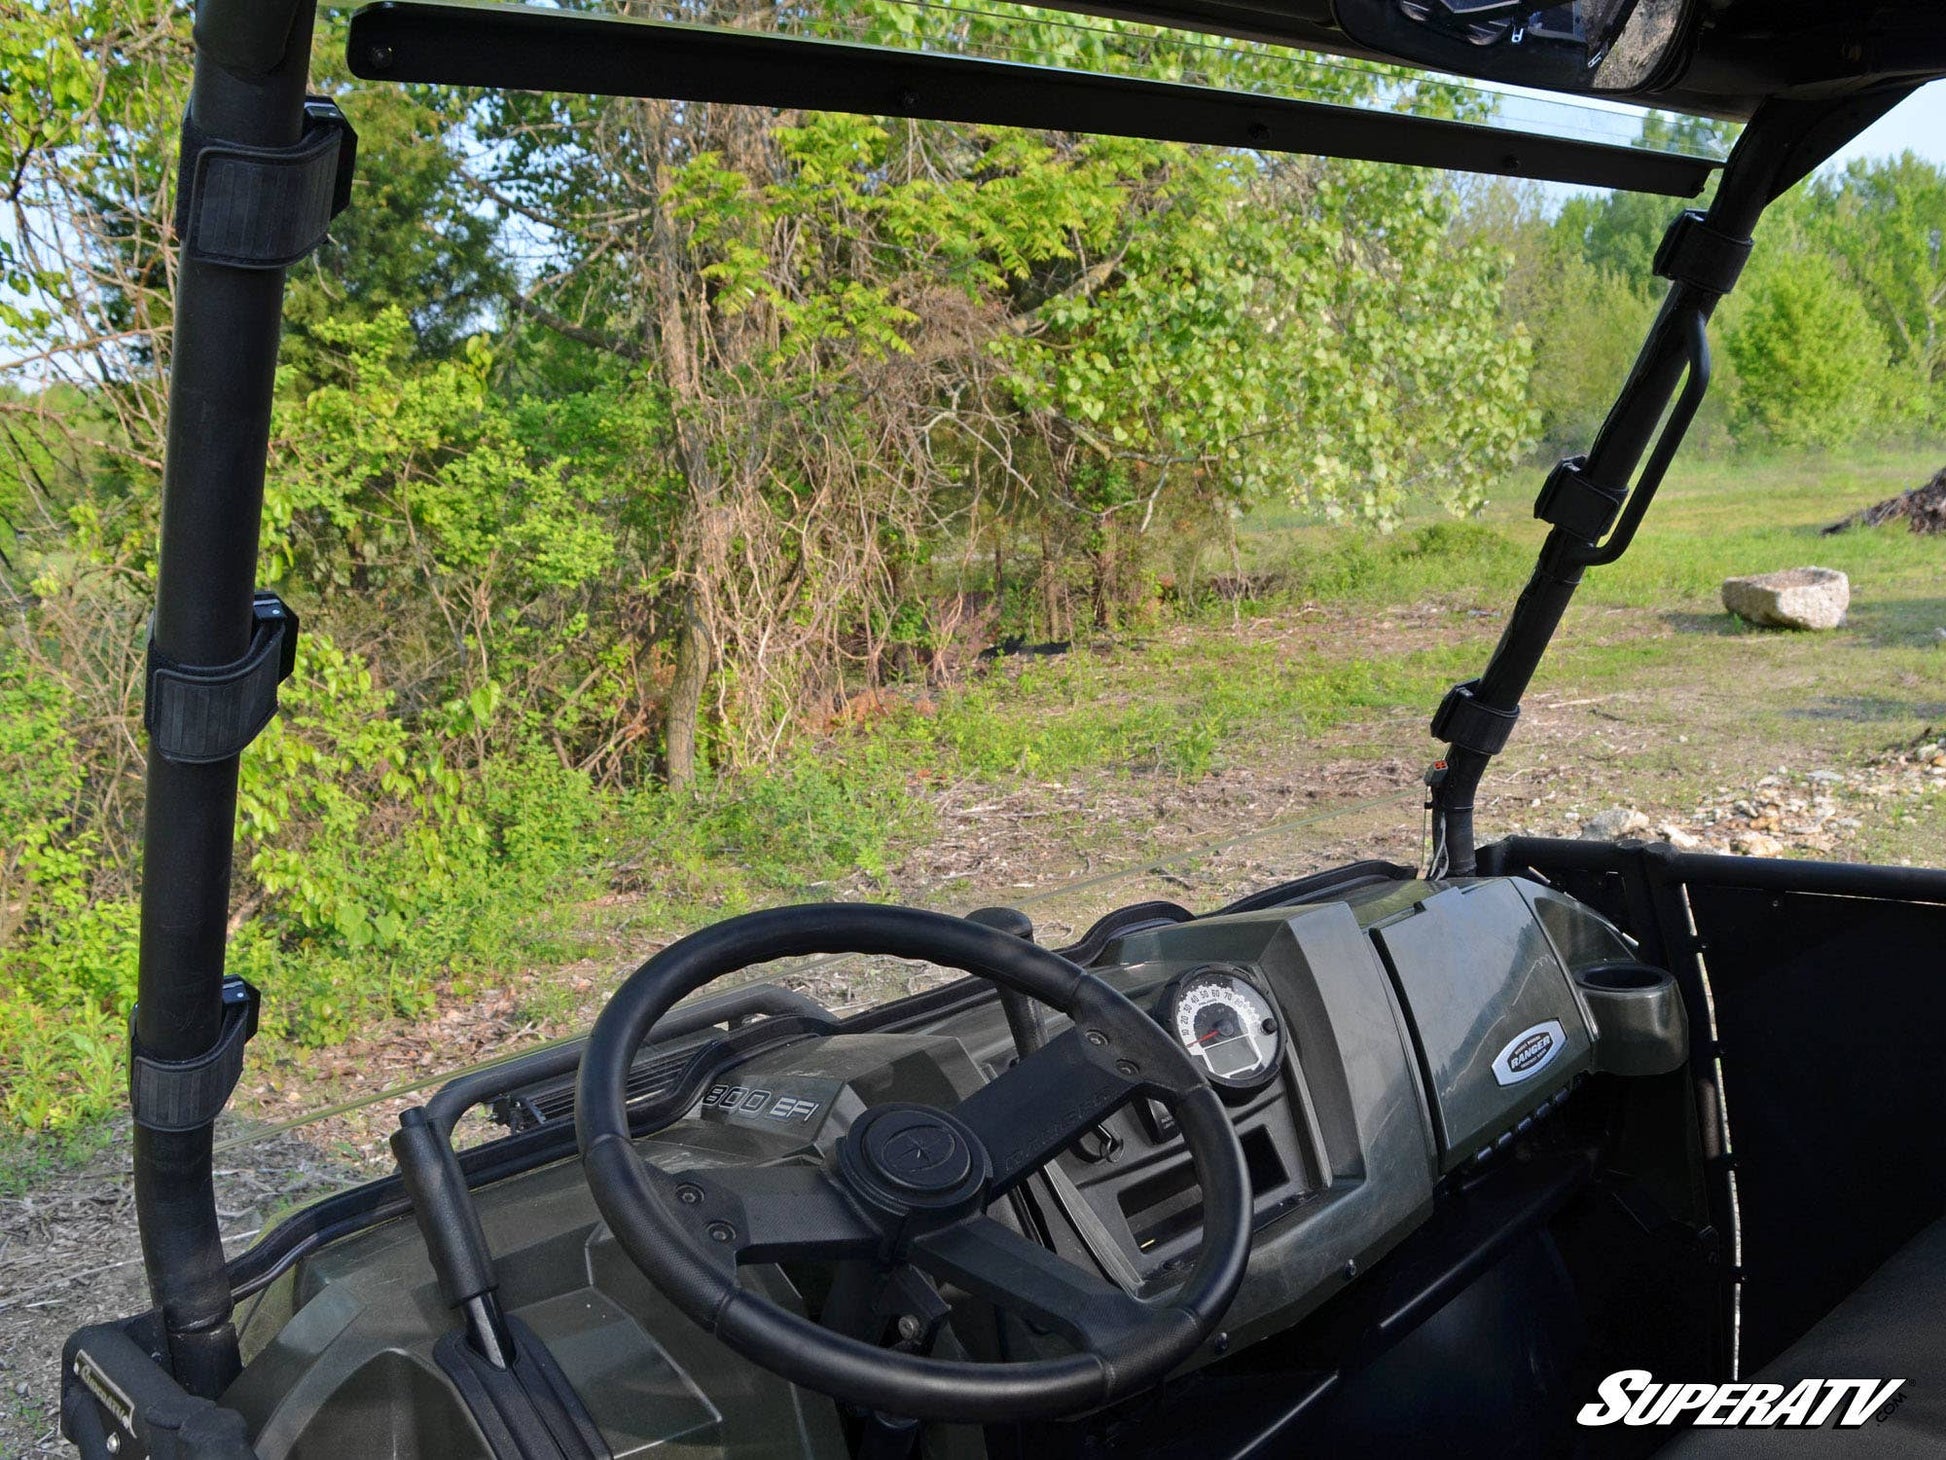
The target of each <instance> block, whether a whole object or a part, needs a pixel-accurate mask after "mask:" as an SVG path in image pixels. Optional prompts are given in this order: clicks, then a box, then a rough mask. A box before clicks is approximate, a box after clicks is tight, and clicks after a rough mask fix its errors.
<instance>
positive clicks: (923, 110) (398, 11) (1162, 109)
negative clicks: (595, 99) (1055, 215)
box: [346, 0, 1719, 198]
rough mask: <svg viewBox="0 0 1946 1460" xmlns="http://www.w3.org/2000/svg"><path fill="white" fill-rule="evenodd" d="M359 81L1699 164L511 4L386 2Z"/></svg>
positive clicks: (1652, 167) (1693, 183)
mask: <svg viewBox="0 0 1946 1460" xmlns="http://www.w3.org/2000/svg"><path fill="white" fill-rule="evenodd" d="M346 52H347V56H348V59H349V62H350V65H351V69H352V72H353V74H354V75H357V76H360V77H363V78H365V79H367V80H376V81H410V82H433V83H437V84H440V85H446V86H485V87H495V88H509V89H514V90H521V91H552V92H564V93H568V94H579V95H601V96H647V97H660V98H666V99H669V100H673V101H705V102H729V103H735V104H741V105H747V106H762V107H776V108H799V107H801V108H805V109H809V110H816V111H836V112H854V113H858V114H861V115H865V116H896V117H921V118H926V119H929V120H933V121H946V122H971V123H980V124H985V125H991V126H1014V127H1039V128H1053V129H1058V130H1062V131H1074V132H1089V133H1095V134H1102V135H1109V136H1119V137H1143V138H1148V139H1151V140H1155V141H1162V142H1190V143H1200V144H1206V145H1211V146H1218V147H1243V148H1249V149H1252V150H1254V151H1260V152H1294V153H1301V154H1304V155H1307V156H1323V157H1351V158H1361V159H1364V160H1366V161H1370V162H1398V163H1405V164H1408V165H1412V166H1418V167H1438V168H1453V169H1457V170H1459V171H1462V172H1482V173H1495V174H1499V175H1502V176H1507V177H1526V178H1543V179H1547V180H1549V181H1554V182H1571V183H1579V184H1582V185H1585V186H1589V187H1604V188H1623V189H1627V190H1629V191H1632V192H1645V193H1665V194H1669V195H1671V196H1675V197H1685V198H1688V197H1694V196H1695V195H1696V194H1697V193H1699V192H1701V191H1702V189H1703V186H1704V184H1705V183H1707V182H1708V181H1709V177H1710V174H1711V173H1712V172H1714V171H1715V170H1716V168H1717V166H1718V165H1719V164H1717V163H1716V162H1714V161H1711V160H1709V159H1707V158H1701V157H1688V156H1682V155H1679V154H1671V153H1657V152H1648V151H1644V150H1642V149H1640V148H1635V147H1623V146H1615V145H1613V144H1608V143H1599V142H1585V141H1578V140H1571V139H1563V138H1557V137H1543V136H1536V135H1532V134H1525V133H1515V132H1508V131H1503V130H1501V129H1499V128H1496V127H1485V126H1480V125H1477V124H1474V123H1468V122H1454V121H1445V120H1440V119H1436V118H1429V117H1415V116H1408V115H1406V114H1404V113H1399V112H1379V111H1371V112H1367V111H1360V110H1357V109H1355V108H1352V107H1343V106H1331V105H1327V104H1324V103H1319V102H1308V101H1297V100H1294V99H1291V98H1286V97H1274V96H1252V95H1248V94H1245V93H1238V92H1226V91H1219V90H1216V89H1214V88H1211V87H1202V86H1182V85H1177V84H1173V83H1167V82H1159V81H1145V80H1141V79H1138V78H1134V77H1126V76H1109V75H1100V74H1095V73H1090V72H1085V71H1068V70H1061V69H1057V68H1054V67H1049V66H1027V65H1021V64H1018V63H1016V62H1011V61H990V60H985V59H981V58H978V57H971V56H953V55H933V54H927V53H924V52H916V51H900V50H893V49H890V48H888V47H882V46H866V45H855V44H850V43H846V42H840V41H822V40H809V39H800V38H796V37H791V36H782V35H777V34H775V33H768V34H767V33H763V32H758V31H750V30H730V29H716V28H711V27H706V26H693V25H674V24H669V23H667V22H662V21H650V20H638V19H633V18H623V17H618V16H607V15H590V14H587V13H584V12H576V11H565V10H543V9H540V8H538V7H531V6H522V5H479V4H468V5H453V4H435V3H420V0H383V3H380V4H376V5H370V6H367V7H366V8H365V9H363V10H361V11H359V12H358V13H357V14H356V15H354V16H353V17H352V22H351V32H350V37H349V39H348V41H347V43H346Z"/></svg>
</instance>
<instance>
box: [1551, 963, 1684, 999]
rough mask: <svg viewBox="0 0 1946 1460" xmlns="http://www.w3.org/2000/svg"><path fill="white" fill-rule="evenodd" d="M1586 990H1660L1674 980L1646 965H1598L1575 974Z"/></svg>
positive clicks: (1617, 991)
mask: <svg viewBox="0 0 1946 1460" xmlns="http://www.w3.org/2000/svg"><path fill="white" fill-rule="evenodd" d="M1574 977H1575V981H1576V982H1577V983H1579V984H1580V985H1581V986H1582V987H1583V988H1584V989H1606V990H1612V991H1614V992H1616V993H1620V992H1622V991H1624V990H1627V989H1659V988H1661V987H1662V986H1663V985H1664V984H1672V983H1674V982H1675V980H1674V979H1672V978H1670V977H1669V975H1668V974H1666V973H1664V972H1663V971H1662V970H1661V969H1659V968H1651V967H1650V966H1649V965H1648V964H1646V963H1598V964H1596V965H1595V966H1594V967H1593V968H1584V969H1582V970H1581V971H1580V972H1579V973H1577V974H1575V976H1574Z"/></svg>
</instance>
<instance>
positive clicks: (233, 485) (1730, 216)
mask: <svg viewBox="0 0 1946 1460" xmlns="http://www.w3.org/2000/svg"><path fill="white" fill-rule="evenodd" d="M314 18H315V17H314V9H313V0H200V3H198V5H197V7H196V19H195V38H196V63H195V75H194V79H193V82H192V87H191V99H190V104H189V113H188V118H186V120H193V123H194V128H195V134H196V135H198V136H199V137H200V138H201V139H202V141H203V143H204V144H208V143H210V142H214V143H217V144H230V145H232V146H234V147H239V148H244V149H261V150H264V151H267V152H271V151H277V152H289V151H291V150H292V149H296V148H297V147H298V145H299V143H300V141H301V140H302V139H303V138H304V136H305V128H306V104H305V90H306V79H307V73H308V62H309V53H310V46H311V35H312V28H313V24H314ZM1911 89H1912V84H1902V85H1900V86H1897V87H1891V88H1887V89H1884V90H1882V91H1877V92H1871V93H1865V94H1862V95H1860V96H1858V97H1854V98H1852V99H1850V100H1843V101H1836V102H1816V103H1810V102H1771V103H1767V104H1766V105H1765V106H1764V107H1763V108H1762V109H1761V110H1760V111H1759V112H1758V114H1757V116H1756V118H1755V120H1754V121H1753V122H1752V124H1751V126H1750V128H1749V130H1748V131H1747V132H1746V133H1745V135H1744V137H1743V139H1742V141H1741V143H1740V144H1739V145H1738V147H1737V148H1736V150H1735V153H1734V154H1733V156H1732V158H1731V160H1730V163H1729V164H1728V168H1727V170H1726V172H1725V175H1724V179H1723V184H1722V187H1721V189H1720V191H1719V193H1718V195H1717V198H1716V202H1715V204H1714V205H1713V206H1712V208H1711V209H1710V212H1709V222H1710V223H1711V224H1712V225H1713V226H1715V227H1717V228H1719V229H1721V230H1725V231H1729V232H1732V233H1735V234H1739V235H1747V234H1748V232H1749V230H1750V228H1751V227H1752V226H1753V225H1754V223H1755V221H1756V219H1757V217H1758V215H1759V214H1760V213H1761V212H1762V210H1763V208H1764V206H1765V205H1766V204H1767V203H1768V202H1769V201H1770V200H1771V199H1772V198H1773V197H1774V196H1775V195H1776V194H1777V193H1778V192H1781V191H1782V190H1783V188H1784V187H1787V186H1789V185H1790V183H1791V182H1794V181H1796V180H1797V178H1798V177H1800V176H1802V175H1803V174H1804V173H1806V172H1808V171H1809V170H1810V168H1811V167H1813V166H1815V165H1816V164H1817V163H1818V162H1820V161H1822V160H1823V158H1825V157H1826V156H1828V155H1829V154H1830V152H1831V151H1832V150H1834V149H1835V148H1836V146H1838V145H1839V144H1840V143H1841V142H1842V141H1844V140H1845V139H1846V138H1848V137H1849V136H1851V135H1853V134H1854V133H1855V132H1857V131H1858V130H1860V129H1861V128H1862V127H1863V126H1865V125H1868V124H1869V123H1870V122H1871V121H1872V120H1874V119H1876V117H1878V116H1879V115H1881V114H1883V112H1885V111H1886V110H1888V109H1889V108H1890V107H1891V106H1892V105H1894V104H1895V103H1896V102H1897V101H1899V100H1900V99H1902V98H1903V97H1904V96H1905V95H1906V94H1907V93H1908V92H1909V91H1910V90H1911ZM284 274H285V270H284V268H283V267H262V266H258V267H239V266H237V265H236V264H235V263H234V262H229V261H222V260H212V259H208V258H197V257H192V256H190V252H189V251H188V250H185V251H184V257H183V258H182V260H181V264H180V268H179V271H178V275H177V284H176V309H175V333H174V340H173V351H172V357H171V371H170V383H169V424H168V439H167V449H166V454H165V462H164V469H163V498H162V551H161V555H160V564H159V571H158V576H157V585H156V602H155V610H154V616H153V619H152V622H151V634H152V642H153V644H154V646H155V649H156V650H157V651H158V653H159V654H160V655H162V656H164V657H165V658H166V660H167V661H170V662H173V663H176V664H181V665H192V666H196V665H202V666H224V665H231V664H234V663H236V662H238V661H240V660H242V659H243V658H244V657H245V656H246V655H247V654H248V652H249V650H250V646H251V642H252V636H253V632H254V626H255V624H256V622H257V619H256V610H255V607H254V603H253V592H254V588H255V583H256V569H257V548H258V537H259V533H260V529H261V525H262V509H263V485H264V472H265V463H266V452H267V448H268V443H269V434H270V413H271V400H272V391H273V387H274V383H275V376H276V366H277V345H278V334H279V330H280V327H281V317H282V308H283V288H284ZM1714 302H1715V300H1714V298H1713V297H1710V296H1709V295H1708V293H1707V291H1699V290H1697V289H1696V288H1694V287H1693V286H1690V285H1685V284H1683V283H1680V282H1679V283H1677V284H1676V285H1675V286H1673V287H1672V288H1671V290H1670V293H1669V297H1668V299H1667V300H1666V301H1665V302H1664V305H1663V308H1662V311H1661V314H1660V315H1659V316H1658V318H1657V321H1656V323H1655V326H1654V327H1653V329H1652V331H1651V333H1650V336H1649V340H1648V343H1647V344H1646V345H1645V346H1644V349H1643V351H1642V355H1641V357H1640V359H1639V360H1638V361H1637V363H1636V366H1635V369H1634V371H1633V372H1632V373H1631V375H1630V377H1629V380H1628V383H1627V385H1626V386H1625V387H1624V388H1623V391H1622V394H1621V397H1620V399H1619V400H1618V401H1617V402H1616V405H1615V408H1614V409H1613V410H1612V411H1611V412H1610V414H1609V417H1608V420H1607V422H1606V423H1605V425H1604V426H1603V428H1602V431H1601V434H1600V436H1599V438H1598V439H1597V441H1596V443H1595V446H1594V448H1593V450H1592V451H1591V452H1590V453H1589V457H1588V461H1587V464H1586V468H1585V470H1586V472H1587V473H1588V474H1590V475H1591V476H1592V477H1594V479H1596V480H1597V481H1601V482H1612V483H1616V484H1620V483H1623V482H1625V481H1626V480H1627V478H1628V476H1629V475H1630V474H1631V473H1632V472H1633V471H1634V468H1635V465H1636V463H1637V462H1639V461H1640V459H1641V457H1642V454H1643V452H1644V451H1645V450H1646V449H1647V448H1648V445H1649V443H1650V440H1651V438H1652V435H1653V433H1654V431H1655V427H1656V422H1657V421H1658V420H1659V419H1660V418H1661V416H1662V414H1663V411H1664V408H1665V406H1666V404H1667V403H1668V401H1669V398H1670V395H1671V393H1672V391H1673V389H1674V386H1675V383H1676V380H1677V378H1678V377H1679V376H1680V375H1682V374H1683V373H1684V372H1685V371H1687V372H1688V373H1689V376H1690V381H1691V384H1690V387H1689V389H1688V390H1687V391H1686V392H1685V395H1684V402H1685V403H1684V404H1681V405H1679V406H1678V408H1677V411H1676V413H1675V415H1674V417H1673V418H1672V420H1671V423H1670V426H1669V427H1668V428H1665V432H1664V438H1663V440H1662V441H1660V442H1659V443H1658V444H1657V446H1656V450H1655V453H1654V456H1653V457H1652V458H1651V462H1650V467H1649V470H1648V472H1647V474H1645V476H1644V477H1643V479H1642V481H1641V482H1640V483H1638V484H1637V487H1636V490H1635V495H1634V496H1633V497H1632V498H1630V499H1629V501H1628V505H1627V508H1626V510H1625V511H1624V513H1623V517H1622V526H1621V528H1620V529H1619V531H1618V532H1617V534H1616V536H1615V537H1614V538H1613V539H1611V541H1610V543H1609V545H1608V547H1607V548H1605V549H1600V550H1593V545H1592V543H1590V542H1588V541H1586V540H1580V541H1576V540H1571V539H1570V537H1567V536H1564V535H1563V533H1562V531H1561V530H1560V529H1556V531H1555V532H1553V533H1551V534H1550V535H1549V538H1548V541H1547V545H1546V546H1545V547H1544V548H1543V550H1542V554H1541V562H1540V565H1539V566H1538V567H1537V568H1536V570H1535V574H1534V578H1533V581H1532V582H1531V583H1530V584H1529V585H1528V588H1527V591H1526V592H1524V593H1523V594H1522V596H1521V601H1520V604H1519V605H1518V606H1517V608H1516V610H1515V613H1514V616H1513V618H1512V619H1511V620H1510V621H1509V624H1508V627H1507V631H1506V633H1505V635H1504V636H1503V637H1502V639H1501V642H1500V646H1499V648H1498V649H1497V650H1496V651H1495V653H1494V656H1493V659H1492V662H1491V663H1490V664H1489V666H1488V669H1487V672H1486V674H1485V675H1483V676H1482V678H1481V680H1480V681H1479V682H1478V683H1479V691H1478V692H1479V696H1480V698H1481V699H1482V700H1483V701H1484V702H1486V703H1487V704H1489V705H1490V706H1493V707H1498V708H1500V709H1502V710H1505V711H1517V707H1518V703H1519V697H1520V694H1521V693H1522V692H1523V691H1524V689H1525V687H1526V685H1527V683H1528V681H1529V679H1531V677H1532V675H1533V672H1534V669H1535V667H1536V665H1537V664H1538V662H1539V659H1540V655H1541V652H1542V650H1543V649H1544V647H1545V645H1546V642H1547V640H1548V638H1549V636H1550V635H1551V634H1552V633H1553V631H1554V629H1555V627H1556V626H1557V625H1558V624H1559V622H1560V618H1561V614H1562V612H1563V611H1564V610H1565V608H1566V606H1567V602H1568V600H1569V598H1570V597H1571V596H1572V594H1573V590H1574V587H1575V585H1576V584H1577V583H1578V582H1579V579H1580V575H1581V571H1582V569H1583V568H1585V567H1587V566H1590V565H1592V564H1595V563H1599V562H1605V561H1611V560H1612V558H1613V557H1614V556H1618V555H1619V554H1620V552H1621V550H1622V549H1623V548H1624V547H1626V546H1627V542H1628V538H1629V536H1630V535H1632V533H1633V531H1634V528H1635V526H1636V524H1637V523H1638V522H1639V521H1640V519H1641V516H1642V513H1643V511H1644V510H1645V509H1646V507H1647V505H1648V501H1649V499H1650V498H1651V497H1652V496H1653V494H1654V488H1655V485H1656V483H1657V482H1658V481H1659V480H1660V476H1661V472H1662V470H1663V469H1664V468H1666V466H1667V464H1668V457H1669V455H1670V453H1671V452H1673V450H1674V448H1675V444H1676V442H1677V441H1678V440H1679V439H1680V436H1681V434H1682V428H1683V427H1684V426H1686V425H1687V423H1688V419H1689V417H1690V416H1692V415H1693V414H1694V410H1695V406H1696V404H1697V403H1698V402H1700V399H1701V391H1702V388H1703V384H1704V383H1705V381H1706V376H1707V366H1706V361H1707V354H1706V347H1704V346H1703V345H1702V344H1701V343H1700V342H1701V339H1702V335H1701V327H1702V324H1703V323H1705V322H1706V321H1707V319H1708V316H1709V311H1710V309H1711V308H1712V307H1713V305H1714ZM1617 496H1618V500H1619V492H1618V493H1617ZM1488 759H1490V754H1488V755H1474V754H1471V753H1462V752H1456V753H1455V755H1454V757H1453V759H1452V764H1451V767H1450V769H1449V771H1448V773H1447V776H1446V779H1445V781H1444V782H1443V785H1442V786H1441V788H1440V789H1439V791H1438V792H1437V793H1436V799H1437V801H1438V803H1439V806H1438V809H1439V818H1438V820H1439V825H1440V827H1441V828H1442V830H1441V837H1442V840H1443V842H1444V844H1445V845H1446V846H1447V847H1448V848H1449V849H1450V853H1451V860H1452V869H1453V870H1454V871H1456V872H1457V871H1461V870H1468V871H1470V870H1471V869H1472V867H1473V865H1474V861H1475V858H1474V853H1473V835H1472V796H1473V790H1474V788H1475V787H1476V786H1477V785H1478V782H1479V778H1480V775H1481V773H1482V772H1483V771H1484V769H1485V767H1486V763H1487V761H1488ZM237 767H238V757H237V756H236V755H229V756H227V757H224V758H221V759H217V760H213V761H209V762H206V763H190V762H187V761H183V760H172V759H168V758H165V757H164V756H163V755H160V754H156V753H154V752H153V750H152V752H151V754H150V756H149V761H148V769H147V800H146V812H145V827H144V836H143V852H142V864H143V882H142V913H141V954H140V964H139V979H138V1000H139V1002H138V1005H137V1009H136V1012H135V1015H134V1019H133V1024H134V1028H133V1034H134V1038H135V1040H136V1042H137V1043H138V1044H139V1046H140V1047H141V1049H142V1050H143V1052H144V1053H145V1055H146V1056H148V1057H149V1058H150V1059H151V1060H154V1061H159V1062H164V1063H167V1062H175V1063H178V1064H181V1065H184V1066H190V1065H194V1064H195V1063H196V1062H197V1061H199V1060H202V1059H204V1058H205V1057H206V1056H207V1055H208V1054H209V1053H210V1052H211V1051H212V1050H214V1049H216V1048H217V1047H218V1045H219V1043H220V1041H222V1039H223V1038H224V1031H225V1019H226V1009H228V1008H230V1007H232V1006H233V1005H234V1002H235V1000H234V995H233V992H232V993H230V994H226V990H225V979H224V953H225V941H226V939H225V930H226V926H227V922H228V915H229V891H230V870H231V860H232V855H233V848H234V827H235V815H236V795H237ZM225 1093H227V1092H225ZM213 1129H214V1120H213V1117H212V1118H211V1119H210V1120H208V1121H206V1122H204V1123H202V1124H200V1125H197V1126H195V1127H193V1128H190V1129H159V1128H152V1127H147V1126H143V1125H140V1124H138V1126H137V1128H136V1130H135V1137H134V1180H135V1203H136V1216H137V1221H138V1223H139V1225H140V1229H141V1237H142V1249H143V1258H144V1263H145V1266H146V1269H147V1276H148V1281H149V1288H150V1291H151V1293H152V1295H153V1298H154V1305H155V1310H156V1313H157V1315H158V1317H159V1320H160V1321H159V1322H158V1323H157V1324H156V1325H155V1330H156V1332H157V1333H158V1334H159V1336H160V1342H159V1343H158V1344H157V1345H156V1347H157V1348H158V1349H159V1350H160V1352H159V1353H158V1354H157V1355H156V1356H157V1358H158V1359H159V1360H160V1361H161V1362H162V1363H163V1364H164V1365H165V1366H166V1368H167V1369H168V1371H169V1372H170V1373H171V1374H172V1375H173V1376H174V1378H175V1379H176V1380H177V1381H178V1382H179V1383H180V1384H181V1385H182V1387H183V1388H184V1389H185V1390H187V1391H188V1392H189V1393H190V1394H192V1395H197V1396H202V1397H205V1398H214V1397H215V1396H217V1395H219V1394H220V1393H221V1392H222V1391H223V1390H224V1388H226V1387H227V1386H228V1384H229V1383H230V1381H231V1380H232V1379H234V1378H235V1377H236V1375H237V1374H238V1372H239V1369H240V1363H239V1356H238V1345H237V1335H236V1330H235V1327H234V1325H233V1323H232V1304H233V1297H232V1290H231V1286H230V1280H229V1275H228V1273H226V1271H225V1265H224V1257H223V1244H222V1238H221V1232H220V1229H219V1226H218V1221H217V1215H216V1203H215V1193H214V1189H213V1185H212V1170H211V1168H212V1133H213Z"/></svg>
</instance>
